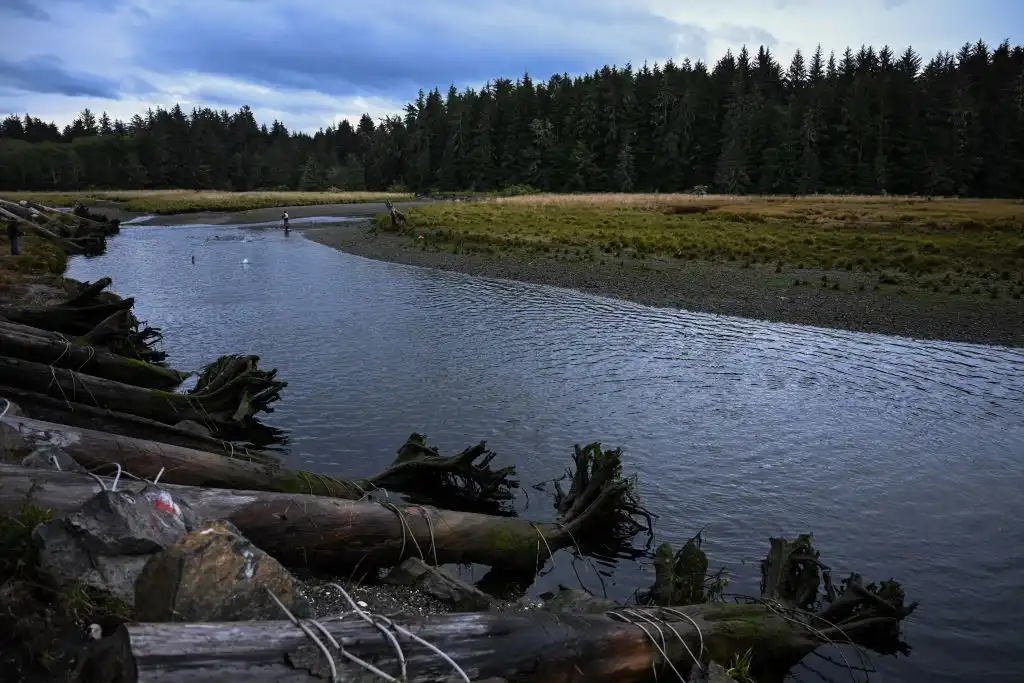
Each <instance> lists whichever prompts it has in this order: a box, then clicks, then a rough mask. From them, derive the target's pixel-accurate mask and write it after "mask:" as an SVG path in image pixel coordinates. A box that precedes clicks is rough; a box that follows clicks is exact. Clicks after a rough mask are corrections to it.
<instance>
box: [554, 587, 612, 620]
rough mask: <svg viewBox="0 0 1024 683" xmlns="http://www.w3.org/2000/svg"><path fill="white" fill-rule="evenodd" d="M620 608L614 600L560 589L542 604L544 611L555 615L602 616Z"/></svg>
mask: <svg viewBox="0 0 1024 683" xmlns="http://www.w3.org/2000/svg"><path fill="white" fill-rule="evenodd" d="M616 607H621V605H619V604H618V603H617V602H615V601H614V600H608V599H607V598H597V597H594V596H593V595H591V594H590V593H587V592H585V591H581V590H577V589H575V588H562V589H561V590H560V591H558V593H556V594H555V596H554V597H553V598H551V599H550V600H548V601H547V602H546V603H545V604H544V609H545V610H547V611H548V612H554V613H556V614H602V613H604V612H607V611H608V610H611V609H615V608H616Z"/></svg>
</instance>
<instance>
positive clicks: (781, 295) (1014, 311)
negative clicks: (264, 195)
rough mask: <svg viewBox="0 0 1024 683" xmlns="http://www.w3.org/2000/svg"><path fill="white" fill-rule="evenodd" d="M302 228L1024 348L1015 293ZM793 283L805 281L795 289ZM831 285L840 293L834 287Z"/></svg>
mask: <svg viewBox="0 0 1024 683" xmlns="http://www.w3.org/2000/svg"><path fill="white" fill-rule="evenodd" d="M318 208H320V209H322V208H323V207H318ZM371 213H372V212H371ZM317 215H325V214H323V213H319V214H317ZM344 215H353V214H351V213H349V214H344ZM302 232H303V234H305V235H306V237H308V238H309V239H311V240H314V241H316V242H319V243H321V244H325V245H327V246H330V247H333V248H335V249H339V250H341V251H345V252H348V253H351V254H355V255H358V256H364V257H367V258H372V259H377V260H381V261H391V262H394V263H405V264H409V265H416V266H424V267H428V268H440V269H443V270H451V271H456V272H460V273H466V274H469V275H477V276H482V277H495V278H504V279H510V280H519V281H524V282H534V283H540V284H548V285H555V286H558V287H568V288H572V289H577V290H580V291H584V292H590V293H593V294H600V295H604V296H610V297H615V298H619V299H626V300H629V301H635V302H638V303H642V304H647V305H651V306H659V307H666V308H682V309H686V310H690V311H700V312H706V313H718V314H723V315H733V316H741V317H745V318H754V319H758V320H770V321H775V322H786V323H798V324H804V325H815V326H819V327H831V328H837V329H844V330H855V331H861V332H878V333H882V334H891V335H899V336H904V337H914V338H921V339H942V340H948V341H958V342H971V343H979V344H997V345H1004V346H1017V347H1021V346H1024V301H1022V300H1020V299H1005V298H1004V299H997V300H992V299H989V298H986V297H983V296H975V295H956V296H954V295H949V294H932V293H930V292H925V291H919V290H915V289H911V288H903V287H899V286H890V285H881V286H879V287H878V289H875V287H876V283H877V282H878V277H877V275H874V274H868V273H847V272H841V273H834V272H825V271H821V270H814V269H802V270H798V269H791V268H784V269H783V270H782V272H776V271H775V268H773V267H765V266H752V267H749V268H743V267H741V266H739V265H733V264H729V263H706V262H695V261H680V262H672V261H653V260H650V261H633V260H630V259H614V258H607V257H606V258H605V259H604V265H602V264H601V262H600V261H570V260H560V259H556V258H551V257H544V256H537V255H535V254H518V253H503V254H496V255H484V254H452V253H450V252H433V251H426V250H424V249H422V248H421V247H420V246H419V244H417V243H416V242H415V241H414V240H412V239H410V238H405V237H399V236H397V235H393V234H378V235H370V234H369V233H368V232H367V225H366V224H365V223H348V224H340V225H328V226H323V225H318V226H317V227H310V228H307V229H303V230H302ZM823 276H824V277H825V278H826V280H825V281H824V282H823V281H822V277H823ZM797 280H799V281H800V282H801V283H802V284H800V285H796V284H795V282H796V281H797ZM837 283H838V286H839V289H838V290H836V289H833V287H834V286H835V285H836V284H837ZM860 286H863V288H864V289H863V291H861V290H860V289H859V287H860Z"/></svg>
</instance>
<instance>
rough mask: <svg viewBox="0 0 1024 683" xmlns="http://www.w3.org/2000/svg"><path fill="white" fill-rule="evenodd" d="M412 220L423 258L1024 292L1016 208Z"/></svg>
mask: <svg viewBox="0 0 1024 683" xmlns="http://www.w3.org/2000/svg"><path fill="white" fill-rule="evenodd" d="M407 214H408V218H409V223H410V225H411V226H412V228H413V230H414V231H415V232H416V233H417V234H423V235H424V241H425V242H426V243H427V248H433V249H446V250H451V251H456V252H458V251H464V252H483V253H496V252H503V251H510V250H514V251H520V252H523V251H525V252H534V253H538V254H546V255H549V256H554V257H557V258H562V259H572V260H593V261H606V260H609V259H622V258H629V259H633V260H637V259H639V260H644V259H659V260H677V261H678V260H686V261H693V260H699V261H711V262H732V263H734V264H739V265H743V266H751V265H755V264H767V265H770V266H774V268H775V271H776V272H785V270H786V269H798V270H804V269H820V270H825V271H851V272H857V273H870V274H874V275H876V276H877V280H878V282H880V283H882V284H904V285H911V286H916V287H925V288H928V289H930V290H932V291H935V292H939V291H946V292H950V293H959V292H965V293H966V292H970V293H973V294H985V295H986V296H991V297H992V298H998V297H1000V296H1009V297H1012V298H1016V299H1020V298H1021V296H1022V294H1024V201H1020V200H975V199H935V200H928V199H926V198H917V197H858V196H810V197H757V196H725V195H705V196H697V195H689V194H659V195H642V194H594V195H585V194H580V195H543V194H541V195H523V196H516V197H499V198H492V199H488V200H485V201H480V202H462V203H443V204H442V203H439V204H436V205H428V206H424V207H417V208H414V209H410V210H409V211H407ZM379 220H380V224H381V225H384V224H386V221H384V220H383V217H381V218H380V219H379Z"/></svg>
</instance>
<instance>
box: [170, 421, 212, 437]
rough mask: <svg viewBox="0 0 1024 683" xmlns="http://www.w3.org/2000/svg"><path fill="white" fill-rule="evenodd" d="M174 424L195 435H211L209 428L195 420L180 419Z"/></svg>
mask: <svg viewBox="0 0 1024 683" xmlns="http://www.w3.org/2000/svg"><path fill="white" fill-rule="evenodd" d="M174 426H175V427H177V428H178V429H183V430H185V431H186V432H190V433H192V434H195V435H197V436H212V435H213V432H211V431H210V430H209V429H207V428H206V427H204V426H203V425H201V424H199V423H198V422H196V421H195V420H182V421H181V422H178V423H177V424H175V425H174Z"/></svg>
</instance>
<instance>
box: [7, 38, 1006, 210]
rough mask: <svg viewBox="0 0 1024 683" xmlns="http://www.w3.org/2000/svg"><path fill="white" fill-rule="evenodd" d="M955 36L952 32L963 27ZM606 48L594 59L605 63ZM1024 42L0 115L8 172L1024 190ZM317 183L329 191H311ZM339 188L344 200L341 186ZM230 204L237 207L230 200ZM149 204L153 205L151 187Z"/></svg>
mask: <svg viewBox="0 0 1024 683" xmlns="http://www.w3.org/2000/svg"><path fill="white" fill-rule="evenodd" d="M950 47H952V46H950ZM596 66H597V65H595V67H596ZM1022 79H1024V47H1021V46H1012V45H1010V44H1009V43H1003V44H1001V45H998V46H996V47H994V48H993V47H990V46H988V45H986V44H985V43H982V42H978V43H976V44H974V45H969V44H968V45H964V46H963V47H961V48H960V49H959V50H956V51H955V53H949V52H943V53H940V54H938V55H936V56H935V57H933V58H931V59H930V60H926V59H922V57H921V56H920V55H919V54H917V53H916V52H915V51H914V50H913V49H911V48H907V49H906V50H904V51H902V52H899V53H897V52H895V51H894V50H893V49H891V48H889V47H887V46H884V47H878V48H871V47H866V46H865V47H861V48H860V49H859V50H852V49H847V50H846V51H845V52H843V53H842V54H838V55H836V54H828V53H825V52H823V51H822V50H820V49H819V50H817V51H815V52H814V53H813V54H811V55H804V54H802V53H800V52H797V53H796V54H794V55H793V56H792V59H791V60H789V62H788V65H784V64H781V63H780V62H779V61H777V60H776V57H775V56H774V55H773V54H772V53H771V52H770V51H769V49H768V48H765V47H761V48H759V49H756V50H751V51H748V50H747V49H746V48H745V47H744V48H743V49H741V50H740V51H739V52H737V53H733V52H730V53H727V54H726V55H725V56H724V57H722V58H721V59H720V60H718V61H717V62H716V63H714V64H704V63H702V62H691V61H690V60H683V61H681V62H679V63H673V62H668V63H665V64H661V65H657V64H655V65H653V66H648V65H644V66H642V67H638V68H633V67H631V66H629V65H627V66H624V67H619V68H616V67H611V66H605V67H602V68H599V69H597V70H595V71H594V72H593V73H590V74H586V75H582V76H579V77H570V76H568V75H553V76H551V77H550V78H547V80H544V81H540V80H534V78H532V77H530V76H529V75H524V76H523V77H521V78H520V79H518V80H516V81H511V80H507V79H496V80H494V81H493V82H491V83H489V84H488V85H486V86H484V87H483V88H480V89H467V90H464V91H462V92H460V91H458V90H457V89H455V88H454V87H453V88H452V89H450V90H449V91H448V92H447V93H442V92H439V91H437V90H433V91H431V92H429V93H421V94H420V96H419V97H418V98H416V100H415V101H413V102H411V103H410V104H409V105H408V106H407V107H406V110H405V112H404V113H403V114H402V115H399V116H390V117H387V118H385V119H384V120H382V121H380V122H375V121H373V120H372V119H371V118H370V117H369V116H363V117H362V118H361V119H360V120H359V121H358V122H356V123H355V124H354V125H353V124H350V123H349V122H347V121H344V122H341V123H340V124H338V125H337V126H332V127H328V128H325V129H323V130H320V131H318V132H317V133H315V134H313V135H309V134H305V133H294V132H289V131H288V129H287V128H286V127H285V125H284V124H283V123H281V122H277V121H275V122H273V123H272V124H269V125H266V124H264V125H261V124H259V123H258V122H257V121H256V118H255V115H254V113H253V112H252V110H251V109H249V108H248V107H243V108H242V109H240V110H239V111H237V112H236V113H234V114H229V113H228V112H217V111H214V110H211V109H198V108H197V109H194V110H192V111H191V112H189V111H185V110H183V109H181V108H180V107H178V106H174V107H172V108H170V109H155V110H149V111H146V112H140V113H139V114H138V115H137V116H135V117H133V118H132V119H131V120H129V121H117V120H111V119H110V117H109V116H107V115H106V114H101V115H99V116H97V114H96V113H94V112H91V111H88V110H85V111H83V112H82V113H81V115H80V116H78V117H77V119H75V120H74V121H73V122H71V123H69V124H68V125H67V126H66V127H64V128H63V130H62V129H60V128H58V127H57V126H56V125H54V124H51V123H46V122H43V121H41V120H39V119H37V118H33V117H31V116H29V115H25V116H23V117H18V116H11V117H9V118H7V119H6V120H4V121H3V122H2V123H0V190H11V191H13V190H57V191H70V190H86V189H89V188H118V189H156V188H195V189H207V190H210V189H216V190H236V191H243V190H248V191H251V190H258V189H266V188H275V189H278V188H280V189H292V190H304V191H314V190H326V189H328V188H330V187H336V188H339V189H341V190H346V191H348V190H381V191H383V190H387V189H391V188H394V189H400V188H399V186H403V187H405V188H409V189H410V190H414V191H426V190H431V189H437V190H442V191H449V192H450V191H464V190H477V191H496V190H501V189H502V188H506V187H508V186H513V185H517V184H521V185H529V186H532V187H535V188H538V189H540V190H543V191H546V192H588V191H589V192H654V191H661V192H670V191H681V190H687V189H689V188H692V187H695V186H708V188H709V189H710V190H712V191H714V192H718V193H729V194H749V193H766V194H792V193H797V194H815V193H820V194H825V193H828V194H851V193H852V194H882V193H883V192H888V193H889V194H893V195H904V194H915V193H916V194H931V195H959V196H982V197H1021V196H1024V106H1022V104H1021V102H1022V100H1021V97H1020V89H1021V83H1022V82H1024V81H1022ZM318 201H319V200H318ZM330 201H337V200H330ZM225 208H230V207H225ZM139 210H144V208H143V207H141V206H140V207H139Z"/></svg>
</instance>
